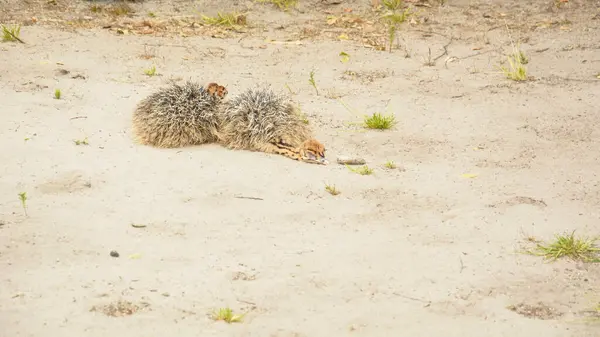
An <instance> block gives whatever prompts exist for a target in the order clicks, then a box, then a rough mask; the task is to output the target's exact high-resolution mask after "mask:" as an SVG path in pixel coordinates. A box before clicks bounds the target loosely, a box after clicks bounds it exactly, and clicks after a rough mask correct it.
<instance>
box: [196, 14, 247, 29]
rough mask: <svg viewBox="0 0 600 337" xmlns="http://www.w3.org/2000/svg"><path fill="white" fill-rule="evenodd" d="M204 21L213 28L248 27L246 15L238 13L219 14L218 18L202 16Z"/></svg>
mask: <svg viewBox="0 0 600 337" xmlns="http://www.w3.org/2000/svg"><path fill="white" fill-rule="evenodd" d="M202 21H203V22H204V23H205V24H207V25H211V26H225V27H229V28H236V27H238V26H243V25H246V15H244V14H240V13H237V12H233V13H220V12H219V13H217V16H206V15H202Z"/></svg>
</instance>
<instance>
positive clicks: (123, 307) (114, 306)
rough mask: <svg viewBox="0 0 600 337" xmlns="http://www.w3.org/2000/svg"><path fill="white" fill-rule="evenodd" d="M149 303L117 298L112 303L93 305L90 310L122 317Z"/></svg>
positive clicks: (143, 307) (147, 305)
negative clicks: (136, 302)
mask: <svg viewBox="0 0 600 337" xmlns="http://www.w3.org/2000/svg"><path fill="white" fill-rule="evenodd" d="M149 306H150V304H148V303H145V302H141V303H138V304H134V303H132V302H129V301H124V300H119V301H117V302H114V303H109V304H104V305H100V306H93V307H92V308H91V309H90V311H92V312H100V313H102V314H104V315H106V316H110V317H124V316H130V315H133V314H135V313H136V312H138V311H140V310H143V309H145V308H148V307H149Z"/></svg>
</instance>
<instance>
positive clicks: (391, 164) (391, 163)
mask: <svg viewBox="0 0 600 337" xmlns="http://www.w3.org/2000/svg"><path fill="white" fill-rule="evenodd" d="M384 166H385V167H386V168H389V169H390V170H393V169H395V168H396V167H397V166H396V163H394V161H393V160H388V161H386V162H385V164H384Z"/></svg>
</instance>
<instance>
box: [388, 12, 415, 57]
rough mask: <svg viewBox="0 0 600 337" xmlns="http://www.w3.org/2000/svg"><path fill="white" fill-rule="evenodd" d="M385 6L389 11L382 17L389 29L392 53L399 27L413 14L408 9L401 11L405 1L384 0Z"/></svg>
mask: <svg viewBox="0 0 600 337" xmlns="http://www.w3.org/2000/svg"><path fill="white" fill-rule="evenodd" d="M383 5H384V6H385V8H386V9H387V11H386V13H385V14H383V15H382V16H381V19H382V20H383V22H384V24H385V25H386V26H387V28H388V44H389V45H388V48H389V52H390V53H391V52H392V48H393V47H394V40H395V39H396V32H397V31H398V27H399V26H400V24H402V23H403V22H405V21H406V19H407V18H408V16H409V15H411V14H412V13H411V12H410V9H408V8H407V9H404V10H402V9H401V8H402V7H403V5H404V1H403V0H383Z"/></svg>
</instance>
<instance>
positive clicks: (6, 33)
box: [2, 25, 24, 43]
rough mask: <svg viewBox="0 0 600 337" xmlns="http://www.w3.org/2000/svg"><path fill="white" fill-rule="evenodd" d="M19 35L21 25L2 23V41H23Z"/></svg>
mask: <svg viewBox="0 0 600 337" xmlns="http://www.w3.org/2000/svg"><path fill="white" fill-rule="evenodd" d="M20 35H21V25H10V26H5V25H2V42H14V41H18V42H21V43H24V42H23V40H21V38H20V37H19V36H20Z"/></svg>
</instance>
